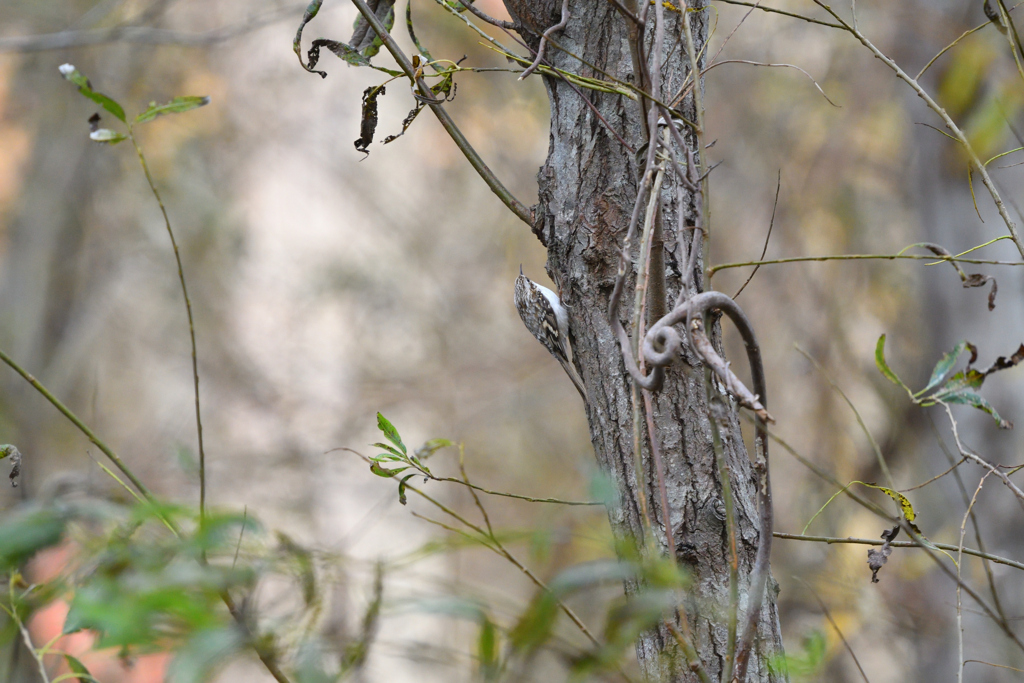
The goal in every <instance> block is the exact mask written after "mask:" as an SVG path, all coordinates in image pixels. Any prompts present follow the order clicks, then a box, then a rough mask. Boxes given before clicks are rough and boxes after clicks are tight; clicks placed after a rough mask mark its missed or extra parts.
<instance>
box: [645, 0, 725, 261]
mask: <svg viewBox="0 0 1024 683" xmlns="http://www.w3.org/2000/svg"><path fill="white" fill-rule="evenodd" d="M689 5H690V0H687V1H686V2H684V6H683V7H682V23H683V35H684V36H685V38H686V54H687V56H689V58H690V80H691V81H692V82H693V108H694V110H695V111H696V118H697V126H696V128H695V129H694V132H695V134H696V136H697V152H696V154H694V157H696V158H695V161H696V162H697V174H698V175H699V176H700V177H701V195H702V197H703V202H702V204H701V208H702V209H703V215H702V216H701V228H703V230H704V249H703V251H704V263H705V264H707V256H708V254H707V249H708V245H709V244H710V241H711V240H710V238H711V187H710V185H709V183H708V178H707V173H705V172H704V171H705V169H706V168H707V162H706V161H705V159H704V153H705V151H706V150H707V147H706V145H705V140H706V134H707V128H705V127H704V92H703V91H702V90H701V74H700V63H699V61H698V59H697V48H696V43H694V41H693V31H692V29H691V28H690V7H689ZM657 7H661V3H658V5H657ZM654 94H655V96H660V95H661V93H658V92H655V93H654Z"/></svg>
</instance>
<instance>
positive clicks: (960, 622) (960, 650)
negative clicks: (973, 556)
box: [956, 472, 1005, 683]
mask: <svg viewBox="0 0 1024 683" xmlns="http://www.w3.org/2000/svg"><path fill="white" fill-rule="evenodd" d="M989 474H992V473H991V472H989V473H988V474H986V475H985V476H984V477H982V478H981V481H979V482H978V488H976V489H975V490H974V496H972V497H971V502H970V503H969V504H968V505H967V511H966V512H965V513H964V518H963V521H961V522H960V543H959V544H958V545H957V549H956V578H957V586H956V642H957V654H958V655H959V666H958V667H957V669H956V681H957V683H963V682H964V614H963V604H962V600H961V598H962V591H961V590H960V580H961V576H962V575H963V566H962V562H963V554H964V536H966V535H967V520H968V519H970V518H971V517H972V513H973V511H974V504H975V503H976V502H977V500H978V494H979V493H981V487H982V486H984V485H985V480H986V479H988V477H989ZM1003 621H1004V622H1005V618H1004V619H1003Z"/></svg>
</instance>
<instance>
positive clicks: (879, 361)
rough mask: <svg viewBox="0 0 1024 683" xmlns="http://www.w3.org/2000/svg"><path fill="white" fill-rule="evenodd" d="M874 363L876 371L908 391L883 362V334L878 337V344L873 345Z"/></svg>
mask: <svg viewBox="0 0 1024 683" xmlns="http://www.w3.org/2000/svg"><path fill="white" fill-rule="evenodd" d="M875 365H877V366H878V371H879V372H881V373H882V374H883V375H885V376H886V378H888V380H889V381H890V382H892V383H893V384H897V385H899V386H901V387H903V388H904V389H906V390H907V393H908V394H909V393H910V389H909V388H908V387H907V385H906V384H904V383H903V380H901V379H900V378H899V377H897V376H896V373H895V372H893V371H892V369H891V368H889V364H888V363H886V362H885V335H884V334H883V335H882V336H881V337H879V338H878V344H877V345H876V346H875Z"/></svg>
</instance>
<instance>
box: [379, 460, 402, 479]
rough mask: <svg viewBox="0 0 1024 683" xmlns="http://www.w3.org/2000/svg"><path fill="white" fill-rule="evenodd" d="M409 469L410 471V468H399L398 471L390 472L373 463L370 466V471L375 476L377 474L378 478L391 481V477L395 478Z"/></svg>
mask: <svg viewBox="0 0 1024 683" xmlns="http://www.w3.org/2000/svg"><path fill="white" fill-rule="evenodd" d="M407 469H409V468H408V467H399V468H397V469H393V470H388V469H384V468H383V467H381V466H380V465H378V464H377V463H371V464H370V471H371V472H373V473H374V474H376V475H377V476H378V477H384V478H385V479H390V478H391V477H393V476H395V475H396V474H398V473H399V472H404V471H405V470H407Z"/></svg>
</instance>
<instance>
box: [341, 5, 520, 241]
mask: <svg viewBox="0 0 1024 683" xmlns="http://www.w3.org/2000/svg"><path fill="white" fill-rule="evenodd" d="M352 3H353V4H354V5H355V6H356V9H358V10H359V13H360V14H362V15H363V18H365V19H366V21H367V22H368V23H369V24H370V26H371V27H372V28H373V30H374V31H375V32H376V34H377V36H378V37H379V38H380V39H381V42H383V43H384V47H386V48H387V49H388V52H390V53H391V56H392V57H394V58H395V61H396V62H397V63H398V66H399V67H400V68H401V69H402V71H404V72H405V75H406V76H408V77H409V80H411V81H412V82H413V83H415V84H416V85H417V86H418V87H419V95H420V97H422V98H423V101H424V102H426V104H427V106H428V107H430V110H431V111H433V112H434V115H435V116H436V117H437V120H438V121H439V122H440V124H441V126H442V127H443V128H444V129H445V131H446V132H447V133H448V135H449V136H450V137H451V139H452V141H453V142H454V143H455V145H456V146H457V147H458V148H459V149H460V150H461V151H462V153H463V154H464V155H465V157H466V159H467V160H468V161H469V163H470V165H471V166H472V167H473V168H474V170H476V172H477V174H479V176H480V177H481V178H482V179H483V181H484V182H485V183H487V186H488V187H489V188H491V191H492V192H493V193H494V194H496V195H497V196H498V199H500V200H501V201H502V203H503V204H505V206H507V207H508V208H509V209H510V210H511V211H512V213H514V214H515V215H516V216H518V217H519V218H520V219H521V220H522V221H523V222H524V223H526V224H527V225H529V226H530V227H531V228H532V227H533V212H532V211H530V209H529V208H527V206H526V205H525V204H523V203H522V202H521V201H519V200H518V199H516V198H515V196H514V195H513V194H512V193H511V192H510V191H509V190H508V188H506V187H505V185H504V184H502V182H501V181H500V180H499V179H498V177H497V176H496V175H494V172H493V171H492V170H491V169H490V168H489V167H488V166H487V164H486V163H484V160H483V159H482V158H481V157H480V154H479V153H478V152H477V151H476V150H475V149H474V148H473V146H472V145H471V144H470V143H469V140H467V139H466V136H465V135H463V134H462V131H460V130H459V128H458V126H456V125H455V121H453V120H452V117H451V116H450V115H449V114H448V112H447V110H445V108H444V106H442V104H441V102H439V101H438V100H437V98H436V97H434V94H433V93H432V92H431V91H430V86H429V85H427V83H426V81H424V80H423V78H422V77H420V78H417V77H416V71H415V70H414V69H413V68H412V63H411V62H409V59H408V57H406V56H405V53H404V52H402V48H400V47H399V46H398V43H396V42H395V39H394V38H392V37H391V34H390V33H388V31H387V29H386V28H384V25H383V24H382V23H380V19H378V18H377V15H375V14H374V13H373V10H371V9H370V8H369V6H368V5H367V4H366V0H352Z"/></svg>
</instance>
